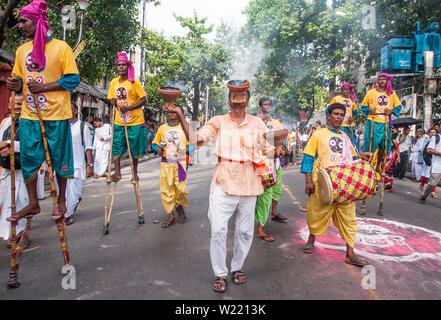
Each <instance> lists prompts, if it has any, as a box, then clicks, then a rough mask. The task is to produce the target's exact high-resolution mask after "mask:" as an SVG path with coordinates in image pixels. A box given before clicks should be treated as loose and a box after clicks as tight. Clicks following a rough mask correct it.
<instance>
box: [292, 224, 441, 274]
mask: <svg viewBox="0 0 441 320" xmlns="http://www.w3.org/2000/svg"><path fill="white" fill-rule="evenodd" d="M357 223H358V234H357V239H356V241H355V250H356V253H357V254H358V255H360V256H364V257H366V258H368V259H373V260H384V261H392V262H414V261H418V260H421V259H430V260H435V261H436V262H438V263H439V265H440V268H441V233H439V232H436V231H432V230H429V229H426V228H423V227H418V226H413V225H410V224H406V223H401V222H395V221H390V220H380V219H370V218H357ZM300 235H301V237H302V239H303V240H304V241H305V242H306V240H307V239H308V236H309V230H308V226H305V227H303V228H302V229H301V231H300ZM315 245H316V247H318V248H324V249H334V250H339V251H343V252H345V251H346V244H345V242H344V240H343V239H342V238H341V237H340V236H339V234H338V230H337V229H336V228H335V227H333V226H332V225H330V227H329V228H328V231H327V232H326V234H325V235H323V236H319V237H317V238H316V243H315Z"/></svg>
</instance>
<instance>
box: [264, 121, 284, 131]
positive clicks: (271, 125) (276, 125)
mask: <svg viewBox="0 0 441 320" xmlns="http://www.w3.org/2000/svg"><path fill="white" fill-rule="evenodd" d="M263 122H265V124H266V126H267V127H268V129H269V130H270V131H274V130H279V129H282V124H281V123H280V121H279V120H277V119H271V120H268V121H265V120H263Z"/></svg>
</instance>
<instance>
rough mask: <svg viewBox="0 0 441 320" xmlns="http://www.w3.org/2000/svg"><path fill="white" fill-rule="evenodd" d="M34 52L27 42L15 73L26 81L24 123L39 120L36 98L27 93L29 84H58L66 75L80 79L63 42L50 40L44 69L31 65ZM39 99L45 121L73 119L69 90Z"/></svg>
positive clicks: (46, 47) (52, 92)
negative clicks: (30, 82) (26, 120)
mask: <svg viewBox="0 0 441 320" xmlns="http://www.w3.org/2000/svg"><path fill="white" fill-rule="evenodd" d="M32 49H33V45H32V41H29V42H26V43H25V44H23V45H21V46H20V47H19V48H18V49H17V51H16V62H15V64H14V68H13V70H12V73H14V74H15V76H16V77H19V78H21V79H22V81H23V96H24V97H25V103H24V105H23V109H22V113H21V117H22V118H23V119H29V120H38V117H37V113H36V112H35V111H36V109H35V107H36V101H35V99H34V97H33V94H32V93H31V92H30V91H29V90H28V88H27V83H28V82H29V81H30V80H31V79H32V80H34V81H36V82H37V83H39V84H45V83H53V82H57V81H58V82H59V81H60V80H61V79H62V78H63V77H64V76H66V75H78V68H77V66H76V63H75V59H74V57H73V52H72V49H71V48H70V47H69V45H68V44H67V43H65V42H64V41H61V40H58V39H49V40H48V42H47V43H46V46H45V53H44V54H45V57H46V61H47V63H46V65H44V66H39V65H38V64H36V63H34V62H32V61H31V54H32ZM78 83H79V79H78ZM63 88H64V86H63ZM65 89H66V88H65ZM69 90H70V89H69ZM37 99H38V102H39V103H40V110H41V111H42V117H43V119H44V120H65V119H70V118H72V109H71V104H70V92H69V91H68V90H67V89H66V90H58V91H48V92H43V93H39V94H37Z"/></svg>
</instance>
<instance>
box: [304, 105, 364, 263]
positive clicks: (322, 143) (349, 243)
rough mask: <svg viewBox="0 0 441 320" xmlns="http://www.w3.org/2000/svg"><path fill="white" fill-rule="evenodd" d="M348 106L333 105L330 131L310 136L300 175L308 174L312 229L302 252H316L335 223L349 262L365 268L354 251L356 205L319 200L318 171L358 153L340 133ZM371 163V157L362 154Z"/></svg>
mask: <svg viewBox="0 0 441 320" xmlns="http://www.w3.org/2000/svg"><path fill="white" fill-rule="evenodd" d="M345 113H346V107H345V106H344V105H343V104H340V103H333V104H331V105H330V106H329V108H328V118H327V124H328V127H327V128H323V129H319V130H317V131H316V132H314V134H313V135H312V136H311V139H310V140H309V142H308V144H307V145H306V148H305V150H304V151H303V161H302V168H301V172H302V173H304V174H305V182H306V185H305V193H306V194H307V195H308V196H309V199H308V204H307V213H306V220H307V223H308V227H309V232H310V234H309V238H308V241H307V243H306V246H305V248H304V249H303V251H304V252H305V253H307V254H310V253H313V252H314V242H315V237H316V236H321V235H323V234H325V232H326V229H327V228H328V225H329V223H330V221H331V218H332V220H333V223H334V225H335V226H336V227H337V228H338V230H339V234H340V236H341V238H342V239H344V240H345V241H346V261H345V262H346V263H348V264H352V265H356V266H359V267H363V266H365V265H367V264H369V262H368V261H367V260H365V259H363V258H361V257H359V256H357V255H356V254H355V252H354V242H355V237H356V235H357V222H356V220H355V203H354V202H349V203H345V204H339V205H328V204H325V203H323V202H322V201H321V200H320V197H319V192H318V188H320V186H319V185H318V183H317V180H318V172H319V170H320V169H322V168H327V167H329V166H334V165H339V164H344V163H348V162H350V161H351V160H352V157H353V156H354V155H355V154H356V152H355V149H354V146H353V145H352V143H351V141H350V139H349V137H348V136H347V135H346V134H345V133H344V132H342V131H341V130H340V127H341V124H342V122H343V120H344V118H345ZM360 156H361V158H362V159H363V160H366V161H369V160H370V158H371V156H372V154H371V153H363V154H361V155H360Z"/></svg>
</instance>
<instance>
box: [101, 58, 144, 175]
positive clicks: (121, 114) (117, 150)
mask: <svg viewBox="0 0 441 320" xmlns="http://www.w3.org/2000/svg"><path fill="white" fill-rule="evenodd" d="M116 71H117V72H118V74H119V77H117V78H114V79H113V80H112V81H111V82H110V87H109V92H108V94H107V98H108V99H109V100H111V101H112V103H113V104H116V106H117V107H118V111H117V112H116V117H115V124H114V132H113V146H112V157H113V158H114V161H115V174H114V175H113V176H112V180H113V181H119V180H121V156H122V155H124V154H125V153H126V152H127V142H126V136H125V130H124V126H125V125H126V126H127V133H128V140H129V144H130V151H131V156H132V158H133V166H134V173H133V175H134V176H133V179H134V180H135V181H138V180H139V177H138V159H139V158H142V156H143V154H144V149H145V144H146V140H147V131H146V128H145V126H144V125H143V124H144V113H143V112H142V106H144V105H145V104H146V102H147V98H146V92H145V91H144V89H143V88H142V85H141V82H140V81H139V80H138V79H135V76H134V74H135V71H134V68H133V64H132V61H130V60H129V59H128V57H127V54H126V53H125V52H120V53H119V55H118V58H117V59H116ZM124 120H125V121H124Z"/></svg>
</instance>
